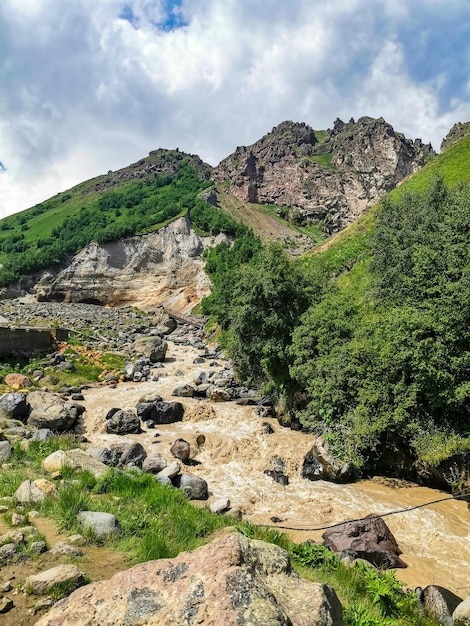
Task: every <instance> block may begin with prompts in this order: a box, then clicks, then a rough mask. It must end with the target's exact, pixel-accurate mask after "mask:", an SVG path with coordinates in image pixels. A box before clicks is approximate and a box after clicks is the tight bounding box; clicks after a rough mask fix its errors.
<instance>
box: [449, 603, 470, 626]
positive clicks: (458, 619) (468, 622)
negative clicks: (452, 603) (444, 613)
mask: <svg viewBox="0 0 470 626" xmlns="http://www.w3.org/2000/svg"><path fill="white" fill-rule="evenodd" d="M452 617H453V619H454V625H455V626H470V597H469V598H466V599H465V600H464V601H463V602H461V603H460V604H459V605H458V606H457V608H456V609H455V611H454V612H453V614H452Z"/></svg>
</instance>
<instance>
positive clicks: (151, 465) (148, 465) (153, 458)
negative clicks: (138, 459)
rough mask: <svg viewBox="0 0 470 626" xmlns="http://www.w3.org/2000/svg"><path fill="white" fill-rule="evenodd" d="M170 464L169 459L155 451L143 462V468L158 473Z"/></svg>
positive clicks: (150, 472) (151, 472)
mask: <svg viewBox="0 0 470 626" xmlns="http://www.w3.org/2000/svg"><path fill="white" fill-rule="evenodd" d="M167 465H168V462H167V460H166V459H165V457H164V456H163V454H160V453H159V452H154V453H153V454H149V455H148V456H147V458H146V459H144V462H143V463H142V469H143V471H144V472H148V473H149V474H158V473H159V472H161V471H162V470H163V469H165V467H166V466H167Z"/></svg>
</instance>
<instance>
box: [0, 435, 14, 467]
mask: <svg viewBox="0 0 470 626" xmlns="http://www.w3.org/2000/svg"><path fill="white" fill-rule="evenodd" d="M12 454H13V446H12V445H11V443H10V442H9V441H0V464H1V463H5V461H8V459H9V458H10V457H11V455H12Z"/></svg>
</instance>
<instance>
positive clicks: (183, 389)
mask: <svg viewBox="0 0 470 626" xmlns="http://www.w3.org/2000/svg"><path fill="white" fill-rule="evenodd" d="M171 395H172V396H176V397H178V398H192V397H193V396H194V387H191V385H181V386H179V387H176V389H174V390H173V393H172V394H171Z"/></svg>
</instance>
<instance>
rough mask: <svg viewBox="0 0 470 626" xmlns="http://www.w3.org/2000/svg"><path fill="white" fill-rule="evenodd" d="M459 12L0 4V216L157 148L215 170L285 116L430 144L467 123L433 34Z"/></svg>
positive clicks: (456, 66)
mask: <svg viewBox="0 0 470 626" xmlns="http://www.w3.org/2000/svg"><path fill="white" fill-rule="evenodd" d="M464 1H466V0H463V1H460V0H455V2H454V3H452V9H449V6H448V3H446V2H443V1H440V0H430V1H429V2H428V3H426V6H425V7H424V8H423V6H424V5H423V4H422V3H421V2H418V1H417V0H406V1H405V0H393V1H392V0H377V1H376V2H374V3H370V2H368V1H367V0H330V1H329V2H325V3H313V2H311V0H291V1H290V2H289V3H287V2H285V1H284V0H263V1H262V0H171V1H169V0H100V2H95V1H94V0H74V2H66V3H65V2H63V1H62V0H22V2H21V3H18V2H17V1H16V0H2V3H1V4H0V54H1V56H2V65H1V68H0V160H1V161H2V162H3V163H4V164H5V166H6V167H7V168H8V172H4V173H3V174H2V176H1V177H0V217H2V216H4V215H6V214H8V213H11V212H14V211H17V210H20V209H23V208H26V207H27V206H31V205H32V204H34V203H35V202H37V201H40V200H43V199H45V198H46V197H49V196H50V195H53V194H54V193H57V192H58V191H63V190H64V189H66V188H68V187H70V186H72V185H73V184H75V183H78V182H80V181H82V180H84V179H86V178H89V177H92V176H94V175H98V174H100V173H103V172H106V171H108V170H109V169H113V170H114V169H117V168H119V167H123V166H125V165H127V164H129V163H131V162H133V161H136V160H138V159H139V158H141V157H142V156H145V154H147V153H148V152H149V151H150V150H153V149H155V148H158V147H168V148H173V147H179V148H180V149H181V150H185V151H188V152H192V153H197V154H199V155H200V156H201V157H202V158H203V159H204V160H206V161H208V162H210V163H212V164H216V163H217V162H218V161H219V160H220V159H221V158H223V157H224V156H226V155H227V154H229V153H230V152H232V151H233V150H234V149H235V147H236V146H237V145H242V144H245V145H246V144H250V143H252V142H254V141H256V139H258V138H259V137H260V136H262V135H263V134H265V133H266V132H268V131H269V130H270V129H271V128H272V127H273V126H274V125H276V124H278V123H280V122H281V121H283V120H284V119H293V120H297V121H305V122H307V123H309V124H311V125H312V126H313V127H314V128H327V127H331V126H332V124H333V121H334V119H335V118H336V117H337V116H340V117H342V118H343V119H349V118H350V117H351V116H354V117H359V116H361V115H373V116H377V117H379V116H383V117H384V118H385V119H386V120H387V121H390V122H391V123H392V124H393V125H394V126H395V128H396V129H397V130H400V131H403V132H405V134H407V135H408V136H413V137H414V136H420V137H421V138H422V139H423V140H424V141H432V143H433V145H434V147H438V145H439V143H440V140H441V139H442V137H443V136H444V135H445V134H446V133H447V131H448V130H449V128H450V127H451V126H452V124H453V123H455V122H456V121H466V120H467V119H470V110H469V93H468V76H469V73H470V72H469V65H470V58H469V56H470V53H469V45H468V43H467V42H466V39H465V40H464V39H463V38H462V37H461V35H459V37H458V42H459V45H458V46H456V45H451V44H449V43H448V40H449V37H448V36H446V37H445V40H446V41H443V40H441V39H439V38H436V37H435V35H436V33H437V32H439V28H443V27H442V24H444V25H445V32H446V33H447V34H449V33H451V32H452V29H454V32H455V33H456V34H458V33H460V34H461V33H462V32H463V30H462V26H461V25H462V23H463V20H462V17H463V15H464V11H465V5H464ZM420 26H422V29H421V30H420ZM446 42H447V43H446ZM427 55H429V56H430V57H432V58H433V59H438V58H441V57H442V58H445V60H446V62H445V63H444V62H439V63H438V62H437V61H435V63H434V65H435V68H436V69H435V71H433V64H432V63H428V64H426V65H425V64H424V63H423V62H422V63H421V64H420V63H416V62H415V61H414V59H415V58H419V59H422V60H423V59H426V58H427ZM439 55H441V56H439ZM446 55H447V57H449V55H451V57H452V58H446ZM420 68H423V69H422V70H421V69H420Z"/></svg>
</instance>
